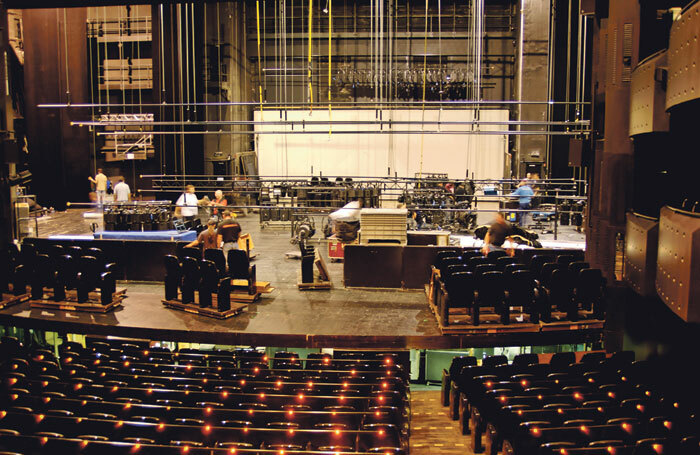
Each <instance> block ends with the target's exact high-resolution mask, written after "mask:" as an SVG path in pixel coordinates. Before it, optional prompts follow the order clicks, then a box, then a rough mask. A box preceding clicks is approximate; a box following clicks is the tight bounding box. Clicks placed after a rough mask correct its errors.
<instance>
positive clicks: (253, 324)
mask: <svg viewBox="0 0 700 455" xmlns="http://www.w3.org/2000/svg"><path fill="white" fill-rule="evenodd" d="M82 212H83V211H82V210H69V211H67V212H62V213H55V214H52V215H48V216H46V217H43V218H42V219H40V223H41V224H40V226H39V234H40V236H41V237H48V236H49V235H53V234H54V233H55V234H59V233H60V234H72V235H76V234H83V235H87V234H91V232H90V223H93V222H97V221H98V220H94V219H89V220H83V217H82ZM238 220H239V222H240V223H241V226H242V228H243V232H249V233H250V234H251V235H252V237H253V240H254V243H255V249H254V251H255V252H256V253H257V258H256V259H255V261H254V263H255V264H256V266H257V277H258V280H262V281H270V282H271V285H272V286H273V287H274V288H275V291H273V292H272V293H271V294H267V295H265V294H263V298H262V300H260V301H259V302H256V303H254V304H251V305H249V307H248V308H247V309H246V310H245V311H244V312H243V313H242V314H240V315H238V316H235V317H232V318H229V319H225V320H217V319H213V318H208V317H205V316H199V315H194V314H190V313H186V312H182V311H176V310H171V309H167V308H165V307H164V306H163V305H162V303H161V299H162V298H163V294H164V291H163V286H162V284H154V283H149V284H146V283H134V282H126V283H120V287H121V286H124V287H126V288H127V298H126V299H125V300H124V302H123V305H122V306H121V307H119V308H118V309H117V310H116V311H114V312H112V313H107V314H88V313H76V312H70V311H54V310H46V309H31V308H29V305H28V304H21V305H17V306H15V307H11V308H7V309H5V310H2V311H0V324H3V325H11V326H18V327H33V328H43V329H46V330H53V331H61V332H68V333H94V334H103V335H116V336H125V337H135V338H151V339H160V340H164V341H165V340H171V341H193V342H194V341H199V342H204V343H215V344H236V345H255V346H289V347H361V346H367V347H383V348H390V347H393V348H464V347H477V346H482V347H483V346H494V345H511V346H515V345H533V344H534V345H538V344H539V345H551V344H560V343H576V342H584V341H590V337H591V334H587V333H580V334H576V333H552V334H547V336H544V337H543V336H542V334H540V333H514V334H510V335H509V337H508V339H507V340H505V339H504V338H503V337H499V336H498V335H497V334H488V333H484V334H483V335H478V336H474V335H467V336H465V335H450V336H443V335H441V334H440V330H439V327H438V325H437V323H436V320H435V318H434V316H433V315H432V314H431V312H430V309H429V307H428V304H427V302H426V297H425V294H424V293H423V292H422V291H401V290H366V289H346V288H344V287H343V281H342V279H343V264H342V263H341V262H338V263H332V262H330V261H329V260H328V256H327V246H326V243H325V242H321V243H320V244H318V243H317V240H316V239H318V238H319V237H320V236H319V235H318V234H317V235H316V236H315V237H314V239H312V240H315V241H314V242H312V243H313V244H315V245H316V246H317V247H318V248H319V250H320V251H321V253H322V254H323V256H324V258H325V259H326V263H327V264H328V268H329V272H330V277H331V281H332V283H333V288H332V289H331V290H319V291H299V290H298V289H297V276H298V273H299V270H300V266H301V265H300V261H299V260H296V259H288V258H286V256H285V253H287V252H290V251H294V250H297V251H298V247H297V246H296V245H292V244H291V243H290V242H289V239H290V233H289V229H285V230H270V229H264V230H261V229H260V227H259V223H258V216H257V214H250V215H248V216H246V217H239V219H238ZM316 228H317V230H319V231H320V228H321V226H320V220H318V221H317V224H316Z"/></svg>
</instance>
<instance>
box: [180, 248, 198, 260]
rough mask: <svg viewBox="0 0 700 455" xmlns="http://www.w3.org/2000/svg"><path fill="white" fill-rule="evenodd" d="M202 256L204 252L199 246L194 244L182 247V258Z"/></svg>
mask: <svg viewBox="0 0 700 455" xmlns="http://www.w3.org/2000/svg"><path fill="white" fill-rule="evenodd" d="M201 257H202V252H201V251H200V250H199V248H197V247H194V246H185V247H183V248H182V258H183V259H184V258H195V259H199V258H201Z"/></svg>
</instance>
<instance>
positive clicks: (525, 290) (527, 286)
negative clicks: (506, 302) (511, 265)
mask: <svg viewBox="0 0 700 455" xmlns="http://www.w3.org/2000/svg"><path fill="white" fill-rule="evenodd" d="M506 286H507V287H508V290H509V291H510V295H511V298H513V297H514V298H516V299H518V300H519V299H520V298H521V297H527V298H531V297H532V294H533V293H534V288H535V278H534V277H533V276H532V272H530V271H529V270H516V271H514V272H513V273H511V274H510V275H509V276H508V279H507V280H506Z"/></svg>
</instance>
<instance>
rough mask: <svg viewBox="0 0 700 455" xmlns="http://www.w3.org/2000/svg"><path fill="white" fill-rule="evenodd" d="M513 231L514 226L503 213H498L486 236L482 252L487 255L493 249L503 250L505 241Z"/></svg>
mask: <svg viewBox="0 0 700 455" xmlns="http://www.w3.org/2000/svg"><path fill="white" fill-rule="evenodd" d="M512 233H513V227H512V226H511V225H510V223H509V222H507V221H506V219H505V218H504V217H503V214H502V213H497V214H496V219H495V220H494V221H493V222H492V223H491V225H490V226H489V230H488V231H487V232H486V237H484V246H483V247H482V248H481V252H482V253H483V254H484V256H486V255H487V254H489V253H490V252H491V251H498V250H503V251H505V248H503V243H505V241H506V239H507V238H508V237H510V235H511V234H512Z"/></svg>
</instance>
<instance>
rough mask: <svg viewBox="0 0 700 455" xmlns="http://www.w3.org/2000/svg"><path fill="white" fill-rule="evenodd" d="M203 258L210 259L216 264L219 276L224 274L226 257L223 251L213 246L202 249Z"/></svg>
mask: <svg viewBox="0 0 700 455" xmlns="http://www.w3.org/2000/svg"><path fill="white" fill-rule="evenodd" d="M204 259H206V260H208V261H212V262H213V263H214V264H215V265H216V269H217V270H218V271H219V276H224V275H226V259H225V258H224V252H223V251H221V250H219V249H213V248H209V249H206V250H204Z"/></svg>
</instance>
